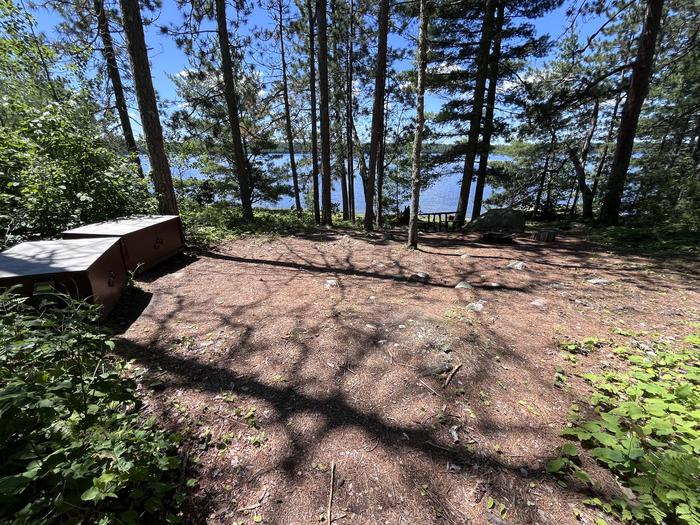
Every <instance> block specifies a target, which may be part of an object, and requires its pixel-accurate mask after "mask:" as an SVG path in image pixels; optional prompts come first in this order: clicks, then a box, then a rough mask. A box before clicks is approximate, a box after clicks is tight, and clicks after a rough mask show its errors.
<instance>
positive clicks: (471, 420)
mask: <svg viewBox="0 0 700 525" xmlns="http://www.w3.org/2000/svg"><path fill="white" fill-rule="evenodd" d="M421 241H422V244H421V249H420V250H419V251H410V250H407V249H406V248H405V247H404V244H403V242H404V240H403V238H402V237H401V236H400V234H399V233H397V232H393V233H392V234H386V233H385V234H375V235H372V236H366V235H363V234H361V233H358V232H352V231H338V232H331V231H329V232H318V233H313V234H304V235H297V236H294V235H290V236H272V237H248V238H242V239H239V240H236V241H233V242H230V243H227V244H225V245H223V246H221V247H219V248H217V249H216V250H212V251H208V252H204V253H198V254H196V255H191V256H182V257H179V258H176V259H173V260H171V261H170V262H168V263H166V264H164V265H162V266H161V267H159V268H157V269H156V270H154V271H152V272H149V273H147V274H144V275H143V276H142V277H141V278H140V279H139V283H138V284H139V286H140V288H141V290H140V291H136V292H133V293H132V294H131V295H130V296H129V299H128V300H127V301H125V302H124V304H122V305H121V306H120V308H119V309H118V310H117V311H116V312H115V314H114V315H113V317H112V324H113V325H114V327H115V328H116V330H117V332H121V335H120V336H119V337H120V344H119V345H118V351H119V353H120V354H121V355H123V356H124V357H127V358H129V359H134V360H135V363H136V364H137V365H138V366H139V367H141V368H143V370H144V373H143V376H142V378H141V381H142V384H143V387H144V391H145V392H146V399H147V412H148V413H152V414H154V415H155V416H156V417H158V418H159V419H160V420H161V422H162V423H163V424H164V425H166V426H167V427H168V428H171V429H173V430H177V431H178V432H180V433H181V434H182V436H183V451H184V452H183V456H184V457H186V461H187V474H186V477H187V478H196V479H197V480H198V483H197V484H196V486H195V487H194V489H193V493H194V496H193V498H192V500H191V501H190V502H189V503H188V504H187V505H186V507H185V516H186V521H187V522H188V523H211V524H228V525H230V524H238V523H245V524H248V523H266V524H285V525H286V524H313V523H328V519H327V515H326V513H327V508H328V499H329V492H330V489H331V477H333V484H332V487H333V500H332V518H333V522H336V523H339V524H345V523H347V524H350V523H353V524H382V523H383V524H400V523H407V524H429V523H438V524H457V523H475V524H481V523H487V522H489V521H490V522H491V523H494V524H496V525H503V522H506V523H509V524H521V523H523V524H524V523H542V524H548V523H552V524H553V523H557V524H568V523H580V522H583V523H591V524H592V523H595V520H596V518H598V517H599V516H601V514H600V513H599V511H597V510H596V509H593V508H590V507H586V506H584V505H583V504H582V500H583V499H585V498H587V497H591V496H592V495H596V494H603V495H609V494H613V493H615V492H616V491H618V490H619V486H617V485H616V483H615V482H614V480H612V479H608V478H606V476H605V474H604V473H601V474H600V475H596V476H594V480H595V483H594V487H593V488H585V487H583V486H577V485H575V484H573V483H568V484H566V486H565V484H563V483H562V482H561V481H560V480H559V479H558V478H555V477H553V476H551V475H549V474H547V473H546V471H545V468H544V467H545V464H546V462H547V460H548V458H551V457H552V456H553V455H554V454H555V451H556V447H557V446H559V445H561V444H562V443H563V440H562V439H561V438H560V437H559V433H560V431H561V430H562V429H563V428H564V426H565V425H566V421H567V419H566V417H567V413H568V410H569V407H570V405H571V404H572V403H578V404H580V405H581V406H582V407H585V406H586V399H587V396H588V394H589V391H588V389H587V387H586V384H585V382H584V381H583V380H582V379H581V378H580V375H582V374H584V373H586V372H589V371H597V370H600V369H601V368H605V367H614V366H617V365H616V361H615V358H614V357H613V354H612V352H611V348H610V347H605V348H602V349H600V350H599V351H597V352H594V353H592V354H590V355H589V356H586V357H580V358H579V359H578V363H577V364H574V363H571V362H570V361H568V360H566V359H565V358H564V357H562V355H561V352H560V350H559V348H558V346H557V342H558V341H561V340H563V339H566V338H571V339H581V338H583V337H587V336H597V337H601V338H604V339H606V340H609V341H611V342H614V341H617V340H619V337H620V336H618V335H616V334H615V333H614V329H615V328H616V327H617V329H618V331H619V330H620V329H624V330H628V331H634V332H637V333H639V334H641V335H640V337H644V334H652V333H659V334H663V335H664V336H665V337H677V338H678V337H682V336H685V335H687V334H688V333H689V331H690V330H691V329H690V328H689V326H688V325H689V324H690V323H692V322H697V321H698V320H699V319H700V310H699V307H700V290H699V287H698V282H699V281H698V279H700V275H699V273H700V272H698V268H699V266H698V263H697V261H689V260H685V261H672V260H668V259H665V260H662V259H655V258H647V257H642V256H636V255H630V254H627V255H622V254H615V253H612V252H609V251H606V250H605V249H603V248H602V247H599V246H596V245H592V244H588V243H586V242H584V241H582V240H580V239H577V238H574V237H569V238H567V237H559V238H558V239H557V241H556V242H554V243H538V242H536V241H532V240H528V239H525V238H520V239H518V240H517V242H516V243H515V244H513V245H506V246H495V245H487V244H480V243H479V242H478V241H477V240H476V239H475V238H474V237H473V236H465V235H462V234H455V233H453V234H448V233H434V234H428V235H424V236H422V238H421ZM514 261H522V262H524V263H525V265H526V267H525V268H524V269H513V268H508V264H509V263H512V262H514ZM417 272H427V273H428V274H429V280H428V281H427V282H419V281H418V280H416V279H414V278H412V275H414V274H415V273H417ZM591 279H592V280H593V282H589V281H590V280H591ZM600 279H602V280H603V281H600ZM460 281H465V282H467V283H469V285H470V286H471V287H466V288H455V286H456V285H457V284H458V283H459V282H460ZM479 301H481V303H479V304H480V305H481V306H480V307H481V310H480V311H474V310H478V309H479V308H480V307H479V306H474V305H473V303H477V302H479ZM468 305H472V306H471V307H470V308H469V307H468ZM459 364H461V367H460V368H459V369H458V370H457V371H456V372H455V373H454V376H453V377H452V378H451V381H450V382H449V385H447V387H444V385H445V381H446V378H447V375H448V373H449V372H450V371H451V370H453V369H454V368H455V366H456V365H459ZM557 366H559V367H561V368H562V369H564V370H565V371H566V374H567V375H568V378H569V379H568V382H567V384H566V385H563V386H562V385H559V386H557V385H556V384H555V380H554V375H555V367H557ZM332 466H334V469H332ZM332 471H333V472H332ZM491 501H493V505H492V507H493V508H491V509H489V506H490V503H491ZM574 508H577V509H580V510H581V511H582V515H581V517H580V520H577V518H576V517H575V515H574V510H573V509H574ZM501 510H502V511H503V512H501ZM499 520H501V521H499ZM608 521H610V520H608Z"/></svg>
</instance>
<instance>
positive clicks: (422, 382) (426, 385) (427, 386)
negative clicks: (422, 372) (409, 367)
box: [418, 379, 438, 395]
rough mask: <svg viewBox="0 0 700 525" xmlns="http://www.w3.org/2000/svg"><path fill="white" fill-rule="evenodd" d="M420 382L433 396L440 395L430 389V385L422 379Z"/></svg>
mask: <svg viewBox="0 0 700 525" xmlns="http://www.w3.org/2000/svg"><path fill="white" fill-rule="evenodd" d="M418 382H419V383H420V384H421V385H423V386H424V387H425V388H427V389H428V390H430V391H431V392H432V393H433V394H435V395H438V393H437V392H436V391H435V390H433V389H432V388H431V387H430V385H428V384H427V383H425V382H424V381H423V380H422V379H419V380H418Z"/></svg>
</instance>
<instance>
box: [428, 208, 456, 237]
mask: <svg viewBox="0 0 700 525" xmlns="http://www.w3.org/2000/svg"><path fill="white" fill-rule="evenodd" d="M456 216H457V212H454V211H436V212H430V213H419V214H418V217H419V218H420V222H419V223H418V227H419V228H421V229H423V230H425V231H438V232H441V231H446V232H447V231H452V230H454V229H455V222H456V221H455V217H456Z"/></svg>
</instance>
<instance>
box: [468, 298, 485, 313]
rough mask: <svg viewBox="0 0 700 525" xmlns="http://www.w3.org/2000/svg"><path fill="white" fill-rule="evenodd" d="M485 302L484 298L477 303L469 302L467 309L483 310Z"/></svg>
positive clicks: (473, 310)
mask: <svg viewBox="0 0 700 525" xmlns="http://www.w3.org/2000/svg"><path fill="white" fill-rule="evenodd" d="M484 302H485V301H483V300H481V301H477V302H475V303H469V304H468V305H467V310H470V311H472V312H481V310H483V309H484Z"/></svg>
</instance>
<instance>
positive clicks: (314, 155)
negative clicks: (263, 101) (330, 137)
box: [307, 0, 321, 224]
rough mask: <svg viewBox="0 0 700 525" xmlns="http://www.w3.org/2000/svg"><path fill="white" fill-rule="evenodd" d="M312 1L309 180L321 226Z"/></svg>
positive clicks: (310, 10)
mask: <svg viewBox="0 0 700 525" xmlns="http://www.w3.org/2000/svg"><path fill="white" fill-rule="evenodd" d="M313 1H314V0H307V8H308V14H309V93H310V95H309V96H310V99H311V100H310V103H311V180H312V184H313V201H314V203H313V207H314V220H315V222H316V224H321V202H320V195H319V184H318V131H317V129H316V35H315V30H314V27H315V26H314V21H315V17H314V7H313Z"/></svg>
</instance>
